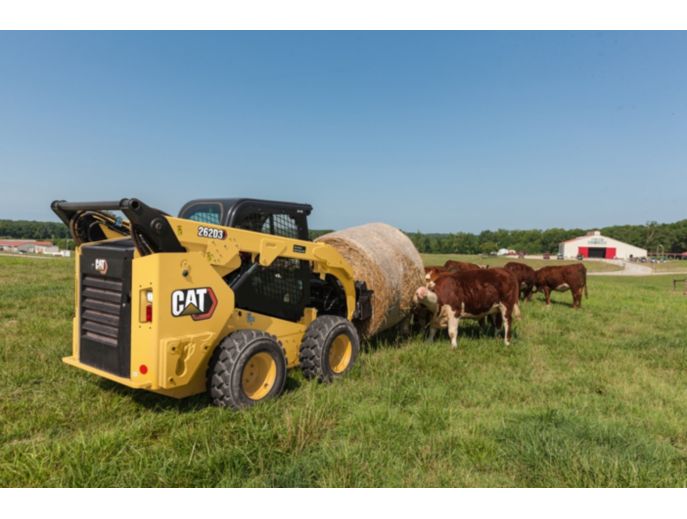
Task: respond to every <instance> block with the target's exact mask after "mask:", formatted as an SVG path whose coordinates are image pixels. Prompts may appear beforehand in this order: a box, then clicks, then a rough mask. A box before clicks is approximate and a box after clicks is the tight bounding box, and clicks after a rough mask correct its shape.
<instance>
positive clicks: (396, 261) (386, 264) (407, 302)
mask: <svg viewBox="0 0 687 519" xmlns="http://www.w3.org/2000/svg"><path fill="white" fill-rule="evenodd" d="M315 241H318V242H324V243H327V244H329V245H331V246H332V247H334V248H335V249H336V250H337V251H338V252H339V253H340V254H341V255H342V256H343V257H344V258H345V259H346V261H348V263H349V264H350V265H351V268H352V269H353V275H354V277H355V279H356V280H357V281H365V283H367V288H369V289H370V290H374V294H373V295H372V317H370V319H368V320H367V321H365V322H362V323H361V324H360V325H359V327H358V328H359V331H360V333H361V334H362V336H363V337H365V338H370V337H372V336H373V335H375V334H377V333H379V332H382V331H384V330H387V329H389V328H391V327H392V326H394V325H396V324H398V323H400V322H401V321H402V320H403V319H404V318H405V317H407V316H408V315H409V313H410V310H411V306H412V299H413V294H414V293H415V290H417V287H419V286H421V285H422V284H423V283H424V267H423V264H422V258H421V257H420V253H419V252H418V251H417V249H416V248H415V246H414V245H413V242H411V241H410V239H409V238H408V237H407V236H406V235H405V234H403V233H402V232H401V231H400V230H398V229H396V228H395V227H392V226H390V225H387V224H385V223H369V224H365V225H360V226H358V227H350V228H348V229H343V230H341V231H337V232H332V233H329V234H325V235H323V236H320V237H319V238H317V239H316V240H315Z"/></svg>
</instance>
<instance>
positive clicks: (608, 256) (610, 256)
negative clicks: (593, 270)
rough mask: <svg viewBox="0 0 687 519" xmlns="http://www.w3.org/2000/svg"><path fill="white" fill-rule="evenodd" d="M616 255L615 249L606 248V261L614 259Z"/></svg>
mask: <svg viewBox="0 0 687 519" xmlns="http://www.w3.org/2000/svg"><path fill="white" fill-rule="evenodd" d="M615 255H616V248H615V247H606V259H613V258H615Z"/></svg>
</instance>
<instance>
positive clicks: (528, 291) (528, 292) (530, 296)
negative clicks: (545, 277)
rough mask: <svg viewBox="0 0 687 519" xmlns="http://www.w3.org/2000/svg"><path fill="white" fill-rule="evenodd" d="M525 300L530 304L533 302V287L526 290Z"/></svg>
mask: <svg viewBox="0 0 687 519" xmlns="http://www.w3.org/2000/svg"><path fill="white" fill-rule="evenodd" d="M525 299H527V302H528V303H529V302H531V301H532V287H531V286H528V287H527V288H526V289H525Z"/></svg>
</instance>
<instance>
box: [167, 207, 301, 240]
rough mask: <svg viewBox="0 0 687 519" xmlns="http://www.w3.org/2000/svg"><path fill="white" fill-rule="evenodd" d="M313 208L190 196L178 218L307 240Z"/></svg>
mask: <svg viewBox="0 0 687 519" xmlns="http://www.w3.org/2000/svg"><path fill="white" fill-rule="evenodd" d="M311 212H312V206H311V205H309V204H296V203H292V202H276V201H272V200H256V199H253V198H217V199H202V200H191V201H190V202H188V203H187V204H186V205H184V206H183V207H182V208H181V211H179V218H185V219H187V220H194V221H197V222H204V223H210V224H215V225H223V226H226V227H236V228H238V229H246V230H249V231H256V232H262V233H265V234H274V235H276V236H284V237H285V238H295V239H298V240H308V239H309V237H308V216H309V215H310V213H311Z"/></svg>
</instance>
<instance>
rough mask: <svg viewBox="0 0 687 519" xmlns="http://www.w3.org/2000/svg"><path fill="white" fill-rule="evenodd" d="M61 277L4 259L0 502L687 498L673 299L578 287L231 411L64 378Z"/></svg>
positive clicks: (681, 305)
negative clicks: (332, 496) (52, 491)
mask: <svg viewBox="0 0 687 519" xmlns="http://www.w3.org/2000/svg"><path fill="white" fill-rule="evenodd" d="M72 267H73V262H72V261H71V260H64V259H55V260H51V261H38V260H31V259H13V258H0V332H1V335H0V359H1V366H2V369H1V370H0V486H78V487H81V486H466V487H475V486H547V487H548V486H685V485H687V406H685V402H686V400H685V395H686V394H687V375H686V373H687V351H686V347H685V340H686V339H687V333H686V332H685V314H686V311H687V297H684V296H682V295H680V293H679V292H677V293H673V292H672V291H671V278H670V277H660V276H656V277H651V278H610V277H606V278H604V277H594V278H590V279H589V295H590V297H589V299H587V300H584V301H583V308H582V310H579V311H575V310H572V309H571V308H570V306H569V305H570V295H569V294H554V296H553V298H554V302H555V304H553V305H552V307H551V308H548V309H547V308H545V307H544V305H543V304H542V302H541V300H540V299H539V298H535V299H536V300H535V301H534V302H533V303H530V304H525V305H524V306H523V318H522V320H521V321H520V322H519V323H518V324H517V326H516V339H515V341H514V343H513V345H512V346H511V347H504V345H503V343H502V341H500V340H498V339H495V338H494V337H493V336H492V335H490V334H481V333H480V332H479V330H478V328H477V326H475V325H473V324H466V325H465V326H463V327H462V328H461V336H460V349H459V350H457V351H451V350H450V348H449V343H448V340H447V337H446V335H445V333H444V334H442V336H441V339H440V340H438V341H436V342H435V343H431V344H430V343H427V342H425V341H424V340H423V339H422V338H421V337H417V338H414V339H411V340H408V341H405V342H401V343H379V344H376V345H375V346H374V347H372V346H369V345H368V347H366V350H365V351H364V352H363V354H362V355H361V357H360V359H359V362H358V363H357V365H356V367H355V369H354V370H353V371H352V372H351V373H350V374H349V376H347V377H345V378H344V379H342V380H340V381H337V383H335V384H332V385H321V384H316V383H309V382H306V381H305V380H304V379H303V377H302V376H301V375H300V373H298V371H293V372H291V373H290V376H289V382H288V390H287V392H286V393H285V394H284V395H283V396H282V397H281V398H280V399H277V400H274V401H270V402H267V403H265V404H263V405H258V406H255V407H254V408H252V409H249V410H245V411H243V412H239V413H236V412H231V411H227V410H223V409H217V408H214V407H210V406H209V405H208V402H207V400H206V398H205V397H203V396H199V397H194V398H190V399H186V400H182V401H176V400H172V399H168V398H165V397H161V396H157V395H154V394H151V393H146V392H136V391H132V390H128V389H126V388H123V387H121V386H118V385H116V384H114V383H110V382H107V381H104V380H101V379H98V378H97V377H94V376H92V375H89V374H87V373H83V372H81V371H79V370H76V369H73V368H70V367H68V366H66V365H64V364H62V363H61V361H60V358H61V357H62V356H64V355H66V354H67V353H68V352H69V351H70V343H71V317H72V297H73V291H72V290H73V273H72Z"/></svg>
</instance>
